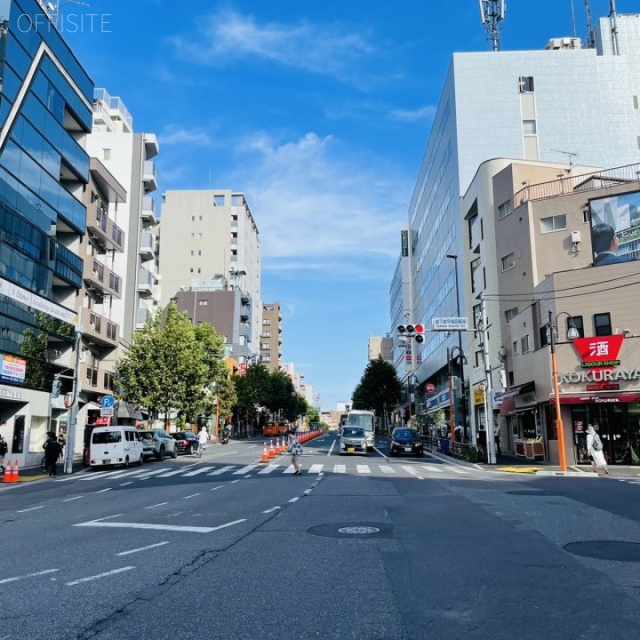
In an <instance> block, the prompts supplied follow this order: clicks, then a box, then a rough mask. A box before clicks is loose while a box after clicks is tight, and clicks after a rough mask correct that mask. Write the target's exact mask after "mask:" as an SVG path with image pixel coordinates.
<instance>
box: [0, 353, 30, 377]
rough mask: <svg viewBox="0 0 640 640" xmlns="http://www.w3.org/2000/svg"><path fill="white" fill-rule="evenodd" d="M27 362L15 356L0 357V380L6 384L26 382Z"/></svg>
mask: <svg viewBox="0 0 640 640" xmlns="http://www.w3.org/2000/svg"><path fill="white" fill-rule="evenodd" d="M26 373H27V361H26V360H23V359H22V358H16V357H14V356H7V355H0V380H3V381H4V382H24V377H25V374H26Z"/></svg>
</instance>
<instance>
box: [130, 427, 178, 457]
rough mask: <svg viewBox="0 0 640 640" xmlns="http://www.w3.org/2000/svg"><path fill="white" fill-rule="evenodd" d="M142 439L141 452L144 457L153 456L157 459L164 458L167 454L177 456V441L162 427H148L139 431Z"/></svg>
mask: <svg viewBox="0 0 640 640" xmlns="http://www.w3.org/2000/svg"><path fill="white" fill-rule="evenodd" d="M138 435H139V436H140V438H141V440H142V453H143V455H144V456H145V458H148V457H151V456H155V457H156V458H157V459H158V460H164V458H165V456H167V455H169V456H171V457H172V458H177V457H178V441H177V440H174V439H173V438H172V437H171V436H170V435H169V434H168V433H167V432H166V431H165V430H164V429H149V430H146V431H139V432H138Z"/></svg>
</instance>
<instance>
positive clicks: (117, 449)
mask: <svg viewBox="0 0 640 640" xmlns="http://www.w3.org/2000/svg"><path fill="white" fill-rule="evenodd" d="M143 462H144V457H143V455H142V442H141V440H140V438H139V437H138V430H137V429H136V428H135V427H122V426H121V427H118V426H116V427H96V428H95V429H94V430H93V431H92V432H91V442H90V444H89V463H90V465H91V466H92V467H102V466H108V465H116V464H121V465H122V466H124V467H125V468H126V467H128V466H129V465H130V464H142V463H143Z"/></svg>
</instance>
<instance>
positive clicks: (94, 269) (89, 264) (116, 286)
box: [82, 257, 122, 298]
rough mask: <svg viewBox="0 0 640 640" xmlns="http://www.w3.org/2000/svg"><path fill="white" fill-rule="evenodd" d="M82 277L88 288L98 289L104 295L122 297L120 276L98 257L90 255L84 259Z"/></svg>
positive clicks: (91, 289)
mask: <svg viewBox="0 0 640 640" xmlns="http://www.w3.org/2000/svg"><path fill="white" fill-rule="evenodd" d="M82 277H83V279H84V282H85V285H86V287H87V289H89V290H90V291H96V292H98V293H99V294H102V295H104V296H114V297H115V298H120V297H122V294H121V289H122V280H121V278H120V276H119V275H118V274H116V273H114V272H113V271H111V269H108V268H107V267H105V266H104V265H103V264H102V263H101V262H100V261H99V260H97V259H96V258H93V259H92V258H90V257H89V258H87V259H86V260H85V261H84V271H83V272H82Z"/></svg>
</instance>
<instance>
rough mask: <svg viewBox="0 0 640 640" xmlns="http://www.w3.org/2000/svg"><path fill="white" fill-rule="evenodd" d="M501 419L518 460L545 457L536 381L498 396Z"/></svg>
mask: <svg viewBox="0 0 640 640" xmlns="http://www.w3.org/2000/svg"><path fill="white" fill-rule="evenodd" d="M501 400H502V406H501V407H500V416H502V417H503V418H504V419H505V420H506V423H507V432H508V434H509V450H510V451H511V452H512V453H514V454H515V455H517V456H519V457H524V458H529V459H533V458H544V457H545V451H546V450H547V447H546V446H545V442H544V438H543V434H542V425H541V420H540V411H539V408H538V400H537V396H536V386H535V382H533V381H532V382H527V383H525V384H521V385H517V386H513V387H510V388H509V389H507V391H506V392H505V393H504V394H502V396H501Z"/></svg>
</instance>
